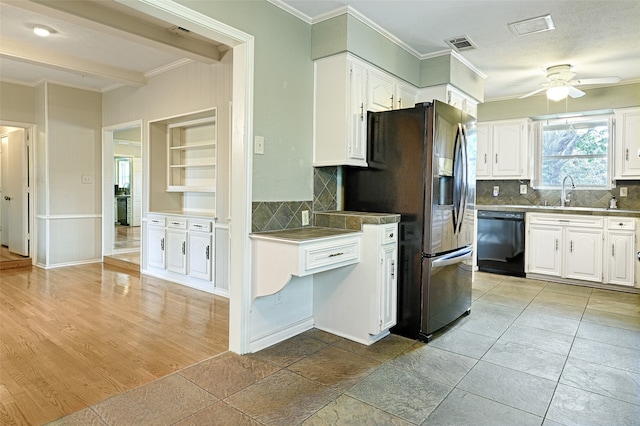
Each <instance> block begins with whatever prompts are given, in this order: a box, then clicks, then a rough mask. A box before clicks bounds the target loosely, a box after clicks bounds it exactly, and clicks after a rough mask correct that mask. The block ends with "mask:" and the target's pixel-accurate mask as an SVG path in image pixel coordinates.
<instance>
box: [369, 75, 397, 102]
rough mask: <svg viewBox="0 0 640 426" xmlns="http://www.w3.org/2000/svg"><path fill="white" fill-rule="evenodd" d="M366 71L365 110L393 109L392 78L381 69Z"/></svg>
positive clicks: (393, 92)
mask: <svg viewBox="0 0 640 426" xmlns="http://www.w3.org/2000/svg"><path fill="white" fill-rule="evenodd" d="M367 71H368V82H367V101H368V102H367V110H368V111H374V112H377V111H389V110H391V109H394V106H395V104H394V102H393V98H394V95H395V91H394V78H393V77H391V76H389V75H388V74H386V73H383V72H382V71H378V70H374V69H369V70H367Z"/></svg>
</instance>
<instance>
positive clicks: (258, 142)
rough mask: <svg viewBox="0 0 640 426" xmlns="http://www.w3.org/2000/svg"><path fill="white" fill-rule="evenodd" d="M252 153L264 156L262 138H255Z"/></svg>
mask: <svg viewBox="0 0 640 426" xmlns="http://www.w3.org/2000/svg"><path fill="white" fill-rule="evenodd" d="M253 152H254V153H255V154H260V155H262V154H264V136H256V138H255V145H254V147H253Z"/></svg>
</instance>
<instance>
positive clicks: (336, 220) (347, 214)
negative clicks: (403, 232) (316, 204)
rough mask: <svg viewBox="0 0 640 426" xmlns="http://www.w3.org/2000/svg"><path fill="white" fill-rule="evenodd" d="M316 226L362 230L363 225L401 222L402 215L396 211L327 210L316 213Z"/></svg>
mask: <svg viewBox="0 0 640 426" xmlns="http://www.w3.org/2000/svg"><path fill="white" fill-rule="evenodd" d="M314 216H315V219H316V226H326V227H329V228H340V229H353V230H356V231H360V230H361V229H362V225H367V224H368V225H384V224H385V223H398V222H400V215H399V214H395V213H368V212H352V211H327V212H319V213H315V215H314Z"/></svg>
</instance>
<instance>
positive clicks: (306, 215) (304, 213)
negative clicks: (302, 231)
mask: <svg viewBox="0 0 640 426" xmlns="http://www.w3.org/2000/svg"><path fill="white" fill-rule="evenodd" d="M308 225H309V210H302V226H308Z"/></svg>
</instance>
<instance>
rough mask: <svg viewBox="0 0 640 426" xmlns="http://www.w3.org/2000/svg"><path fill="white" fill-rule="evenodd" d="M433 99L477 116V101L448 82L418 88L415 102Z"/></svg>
mask: <svg viewBox="0 0 640 426" xmlns="http://www.w3.org/2000/svg"><path fill="white" fill-rule="evenodd" d="M434 99H435V100H438V101H441V102H445V103H447V104H449V105H452V106H454V107H456V108H458V109H461V110H462V111H464V112H466V113H467V114H470V115H471V116H473V117H477V116H478V102H477V101H476V100H475V99H473V98H472V97H471V96H468V95H466V94H464V93H463V92H461V91H460V90H458V89H456V88H455V87H453V86H452V85H450V84H441V85H439V86H430V87H423V88H422V89H420V90H418V95H417V102H431V101H433V100H434Z"/></svg>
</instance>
